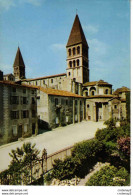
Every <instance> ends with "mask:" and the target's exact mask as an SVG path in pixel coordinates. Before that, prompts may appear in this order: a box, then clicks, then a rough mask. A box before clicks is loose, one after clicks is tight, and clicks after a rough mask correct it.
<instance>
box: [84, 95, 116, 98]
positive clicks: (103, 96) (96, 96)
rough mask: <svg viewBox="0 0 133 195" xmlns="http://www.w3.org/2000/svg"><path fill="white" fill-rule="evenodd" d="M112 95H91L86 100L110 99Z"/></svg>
mask: <svg viewBox="0 0 133 195" xmlns="http://www.w3.org/2000/svg"><path fill="white" fill-rule="evenodd" d="M112 97H114V95H111V94H110V95H93V96H87V97H86V98H87V99H92V98H93V99H95V98H112Z"/></svg>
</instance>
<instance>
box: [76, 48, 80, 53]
mask: <svg viewBox="0 0 133 195" xmlns="http://www.w3.org/2000/svg"><path fill="white" fill-rule="evenodd" d="M77 54H80V47H79V46H78V47H77Z"/></svg>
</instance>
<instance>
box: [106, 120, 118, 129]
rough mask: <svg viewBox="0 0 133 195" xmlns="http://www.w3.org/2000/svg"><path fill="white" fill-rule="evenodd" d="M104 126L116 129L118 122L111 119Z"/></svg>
mask: <svg viewBox="0 0 133 195" xmlns="http://www.w3.org/2000/svg"><path fill="white" fill-rule="evenodd" d="M104 124H105V125H107V128H109V129H114V128H115V127H116V120H115V119H114V118H110V119H109V120H107V121H105V122H104Z"/></svg>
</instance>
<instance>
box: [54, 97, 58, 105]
mask: <svg viewBox="0 0 133 195" xmlns="http://www.w3.org/2000/svg"><path fill="white" fill-rule="evenodd" d="M57 105H58V98H55V106H57Z"/></svg>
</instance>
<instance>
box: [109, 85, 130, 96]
mask: <svg viewBox="0 0 133 195" xmlns="http://www.w3.org/2000/svg"><path fill="white" fill-rule="evenodd" d="M129 91H130V89H129V88H127V87H121V88H118V89H116V91H114V93H113V94H116V95H117V94H119V93H121V92H129Z"/></svg>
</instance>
